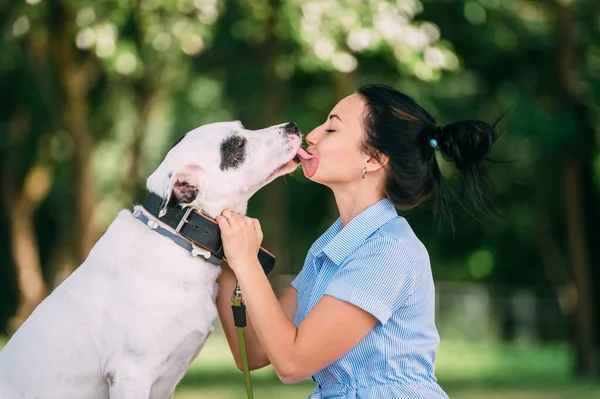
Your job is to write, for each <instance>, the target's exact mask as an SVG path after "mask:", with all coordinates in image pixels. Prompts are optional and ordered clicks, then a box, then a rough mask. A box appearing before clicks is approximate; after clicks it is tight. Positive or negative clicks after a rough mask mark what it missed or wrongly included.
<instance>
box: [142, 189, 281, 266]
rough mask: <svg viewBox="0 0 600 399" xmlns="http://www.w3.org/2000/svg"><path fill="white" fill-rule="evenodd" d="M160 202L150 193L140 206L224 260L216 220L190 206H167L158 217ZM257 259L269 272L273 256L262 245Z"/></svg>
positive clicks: (195, 243)
mask: <svg viewBox="0 0 600 399" xmlns="http://www.w3.org/2000/svg"><path fill="white" fill-rule="evenodd" d="M162 203H163V199H162V198H161V197H159V196H158V195H156V194H153V193H150V194H148V196H147V197H146V199H145V200H144V201H143V202H142V206H143V207H144V208H145V209H146V210H147V211H148V212H149V213H150V214H152V215H153V216H154V217H155V218H156V219H158V220H160V221H161V222H163V223H165V224H166V225H168V226H170V227H171V228H173V229H175V231H176V232H177V233H178V234H179V235H180V236H182V237H183V238H185V239H186V240H188V241H190V242H191V243H193V244H194V245H197V246H198V247H200V248H202V249H204V250H207V251H209V252H210V253H211V258H212V257H216V258H218V259H219V260H220V261H223V260H224V254H223V243H222V241H221V231H220V229H219V225H218V224H217V222H215V221H214V220H213V219H211V218H209V217H208V216H206V215H203V214H202V213H199V212H197V211H196V210H193V209H192V208H180V207H174V208H167V212H166V213H165V215H164V216H163V217H159V212H160V208H161V205H162ZM258 260H259V262H260V265H261V266H262V268H263V270H264V271H265V274H269V273H270V272H271V271H272V270H273V268H274V267H275V256H274V255H272V254H271V253H270V252H269V251H267V250H265V249H264V248H262V247H261V248H260V249H259V252H258Z"/></svg>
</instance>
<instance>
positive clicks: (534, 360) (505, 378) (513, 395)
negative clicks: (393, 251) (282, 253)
mask: <svg viewBox="0 0 600 399" xmlns="http://www.w3.org/2000/svg"><path fill="white" fill-rule="evenodd" d="M5 339H6V338H5V337H2V336H0V347H2V343H3V342H5ZM436 366H437V373H436V374H437V376H438V378H439V383H440V385H441V386H442V387H443V388H444V389H445V390H446V392H448V394H449V396H450V397H451V398H452V399H600V381H585V380H579V381H578V380H575V379H573V378H572V376H571V370H572V354H571V353H570V351H569V349H568V348H567V347H566V346H545V347H540V346H534V345H521V346H508V345H502V344H492V343H477V342H453V341H448V340H443V341H442V344H441V345H440V349H439V352H438V359H437V362H436ZM252 381H253V385H254V396H255V398H257V399H267V398H277V399H292V398H294V399H296V398H301V399H302V398H305V397H306V395H307V394H308V393H309V392H310V391H311V390H312V389H313V384H312V382H310V381H303V382H301V383H298V384H294V385H285V384H283V383H281V382H280V381H279V380H278V379H277V376H276V375H275V373H274V371H273V369H272V368H271V367H267V368H265V369H262V370H257V371H254V372H252ZM216 398H218V399H243V398H245V389H244V379H243V376H242V373H241V372H240V371H239V370H237V368H236V367H235V365H234V363H233V359H232V357H231V354H230V353H229V349H228V347H227V343H226V341H225V339H224V337H223V336H222V335H221V334H219V333H217V332H215V333H214V334H213V335H211V337H210V338H209V340H208V342H207V343H206V345H205V346H204V349H203V350H202V352H201V353H200V356H199V357H198V359H196V361H195V362H194V364H193V365H192V367H191V368H190V369H189V370H188V372H187V373H186V375H185V377H184V379H183V380H182V381H181V383H180V384H179V386H178V388H177V391H176V392H175V399H216Z"/></svg>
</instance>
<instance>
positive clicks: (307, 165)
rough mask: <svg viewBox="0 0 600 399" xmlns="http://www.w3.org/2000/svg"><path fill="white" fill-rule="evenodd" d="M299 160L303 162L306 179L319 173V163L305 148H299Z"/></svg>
mask: <svg viewBox="0 0 600 399" xmlns="http://www.w3.org/2000/svg"><path fill="white" fill-rule="evenodd" d="M296 155H298V158H300V162H302V169H304V174H305V175H306V177H309V178H310V177H312V175H314V174H315V172H316V171H317V167H318V166H319V161H318V160H317V158H315V156H314V155H311V154H309V153H308V152H306V151H305V150H304V149H303V148H298V152H297V154H296Z"/></svg>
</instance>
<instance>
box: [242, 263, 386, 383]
mask: <svg viewBox="0 0 600 399" xmlns="http://www.w3.org/2000/svg"><path fill="white" fill-rule="evenodd" d="M236 273H237V276H238V279H239V282H240V287H241V289H242V292H243V294H244V301H245V303H246V309H247V311H248V314H249V315H250V317H251V318H252V320H253V321H254V326H253V330H254V331H253V334H255V337H257V338H258V340H259V341H260V343H262V350H263V351H264V352H263V353H264V354H265V355H266V356H267V357H268V358H269V359H270V361H271V363H272V364H273V367H274V368H275V371H276V372H277V375H278V376H279V378H280V379H281V381H283V382H285V383H288V384H292V383H295V382H298V381H302V380H304V379H306V378H308V377H310V376H311V375H313V374H315V373H316V372H318V371H319V370H322V369H323V368H325V367H327V366H328V365H329V364H331V363H333V362H334V361H335V360H336V359H338V358H339V357H341V356H342V355H344V354H345V353H346V352H348V351H349V350H350V349H352V347H354V346H355V345H356V344H357V343H358V342H359V341H360V340H361V339H362V338H363V337H364V336H365V335H366V334H367V333H368V332H369V331H370V330H371V329H372V328H373V327H374V326H375V324H376V323H377V319H376V318H375V317H374V316H373V315H372V314H370V313H368V312H366V311H364V310H362V309H360V308H358V307H356V306H354V305H351V304H349V303H347V302H344V301H341V300H339V299H335V298H333V297H330V296H324V297H323V298H322V299H321V300H320V301H319V302H318V303H317V305H316V306H315V307H314V308H313V309H312V310H311V311H310V312H309V314H308V315H307V317H306V318H305V319H304V320H303V321H302V323H300V325H299V326H298V327H296V326H295V325H294V323H292V322H291V321H290V319H289V318H288V317H287V316H286V314H285V312H284V311H283V309H282V307H281V306H280V305H279V303H278V302H277V298H276V297H275V294H274V293H273V290H272V289H271V287H270V285H269V281H268V280H267V278H266V277H265V275H264V273H262V268H261V266H260V264H259V263H258V261H256V262H255V263H247V264H244V265H241V264H240V265H238V267H237V268H236Z"/></svg>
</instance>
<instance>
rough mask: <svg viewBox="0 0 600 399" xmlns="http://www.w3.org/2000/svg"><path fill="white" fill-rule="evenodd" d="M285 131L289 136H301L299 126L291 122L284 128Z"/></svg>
mask: <svg viewBox="0 0 600 399" xmlns="http://www.w3.org/2000/svg"><path fill="white" fill-rule="evenodd" d="M283 131H284V132H286V133H287V134H295V135H296V136H300V131H299V130H298V126H297V125H296V124H295V123H293V122H290V123H288V124H286V125H285V126H284V127H283Z"/></svg>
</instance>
